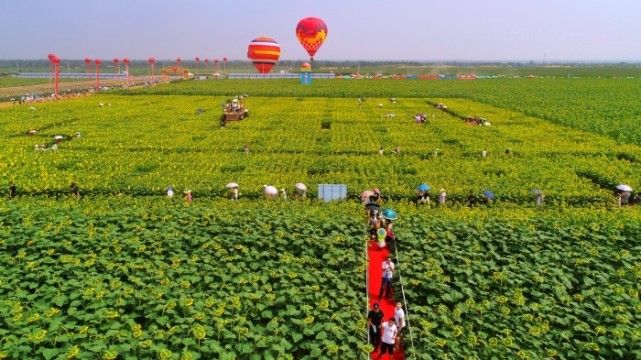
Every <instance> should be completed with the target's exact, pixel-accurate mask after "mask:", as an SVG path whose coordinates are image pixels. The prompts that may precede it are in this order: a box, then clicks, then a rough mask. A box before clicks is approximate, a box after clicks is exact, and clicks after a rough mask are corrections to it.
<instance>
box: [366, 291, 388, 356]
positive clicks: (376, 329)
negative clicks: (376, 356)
mask: <svg viewBox="0 0 641 360" xmlns="http://www.w3.org/2000/svg"><path fill="white" fill-rule="evenodd" d="M384 317H385V315H384V314H383V310H381V309H380V308H379V306H378V303H377V302H375V303H374V305H373V306H372V310H370V311H369V313H368V314H367V327H368V328H369V342H370V343H371V344H372V346H374V350H376V348H377V347H378V346H379V345H380V344H381V325H383V318H384Z"/></svg>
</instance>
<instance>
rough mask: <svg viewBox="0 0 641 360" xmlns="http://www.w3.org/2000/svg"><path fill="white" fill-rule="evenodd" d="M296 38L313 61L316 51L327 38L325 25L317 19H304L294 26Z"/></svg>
mask: <svg viewBox="0 0 641 360" xmlns="http://www.w3.org/2000/svg"><path fill="white" fill-rule="evenodd" d="M296 37H298V41H299V42H300V44H301V45H303V47H304V48H305V50H307V53H308V54H309V57H310V60H311V61H313V60H314V55H315V54H316V51H318V49H319V48H320V47H321V45H323V42H324V41H325V38H327V24H325V22H324V21H323V20H322V19H319V18H317V17H306V18H304V19H303V20H301V21H299V22H298V25H297V26H296Z"/></svg>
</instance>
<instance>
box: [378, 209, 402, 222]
mask: <svg viewBox="0 0 641 360" xmlns="http://www.w3.org/2000/svg"><path fill="white" fill-rule="evenodd" d="M381 215H383V217H384V218H386V219H387V220H396V219H398V215H397V214H396V211H394V210H392V209H385V210H383V212H382V213H381Z"/></svg>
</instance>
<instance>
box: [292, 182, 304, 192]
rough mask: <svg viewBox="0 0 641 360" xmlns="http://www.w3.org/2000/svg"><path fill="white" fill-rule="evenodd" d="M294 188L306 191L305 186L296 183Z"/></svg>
mask: <svg viewBox="0 0 641 360" xmlns="http://www.w3.org/2000/svg"><path fill="white" fill-rule="evenodd" d="M294 187H295V188H296V189H298V190H300V191H307V186H306V185H305V184H303V183H296V185H294Z"/></svg>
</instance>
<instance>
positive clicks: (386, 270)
mask: <svg viewBox="0 0 641 360" xmlns="http://www.w3.org/2000/svg"><path fill="white" fill-rule="evenodd" d="M382 268H383V278H382V281H381V290H380V291H379V292H378V300H379V301H380V300H381V298H382V297H383V294H384V295H385V297H386V298H391V297H392V278H393V277H394V263H393V262H392V256H390V255H388V256H387V259H385V261H383V264H382Z"/></svg>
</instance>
